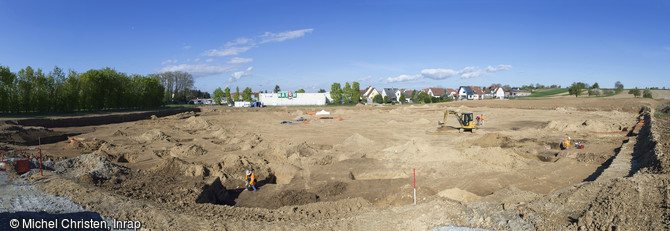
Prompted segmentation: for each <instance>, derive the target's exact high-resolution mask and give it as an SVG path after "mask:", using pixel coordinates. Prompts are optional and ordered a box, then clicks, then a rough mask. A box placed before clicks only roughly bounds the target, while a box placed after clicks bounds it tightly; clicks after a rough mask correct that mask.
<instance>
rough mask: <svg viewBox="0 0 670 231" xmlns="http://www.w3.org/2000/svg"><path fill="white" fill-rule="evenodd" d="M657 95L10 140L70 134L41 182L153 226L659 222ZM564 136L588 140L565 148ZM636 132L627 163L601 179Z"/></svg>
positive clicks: (356, 111)
mask: <svg viewBox="0 0 670 231" xmlns="http://www.w3.org/2000/svg"><path fill="white" fill-rule="evenodd" d="M666 102H667V101H666ZM662 103H664V102H663V101H659V100H650V99H639V98H638V99H633V98H588V99H581V98H580V99H572V98H557V99H532V100H485V101H467V102H453V103H440V104H431V105H399V106H360V105H359V106H356V107H329V108H326V110H330V111H331V113H332V114H331V115H330V117H332V119H319V118H315V117H314V116H313V115H312V114H313V112H314V111H318V110H321V109H322V108H318V107H306V108H294V107H290V108H251V109H250V108H245V109H238V108H228V107H206V108H203V109H202V112H186V113H181V114H177V115H172V116H165V117H160V118H159V117H153V118H152V119H147V120H140V121H133V122H123V123H113V124H106V125H95V126H83V127H61V128H45V127H39V126H34V127H27V126H21V125H10V124H6V125H3V126H4V127H2V132H0V142H2V143H0V147H3V148H5V149H10V148H20V147H24V146H26V145H33V143H31V142H33V140H34V138H35V137H34V135H25V134H26V132H32V133H30V134H52V133H54V134H56V133H57V134H61V135H62V134H75V135H65V136H67V137H66V138H65V139H61V140H60V141H59V140H54V141H50V142H42V149H43V150H44V154H45V155H46V156H47V157H46V158H47V159H52V160H54V161H60V162H56V163H55V164H48V165H47V166H48V168H49V169H51V170H53V171H47V173H46V177H44V178H41V177H39V176H35V175H33V176H32V177H31V179H32V180H33V181H34V182H35V183H37V184H38V186H39V188H40V189H42V190H44V191H45V192H47V193H50V194H52V195H55V196H63V197H66V198H68V199H70V200H72V201H74V202H76V203H78V204H80V205H82V206H84V207H85V208H86V209H88V210H90V211H93V212H96V213H99V214H101V215H103V216H105V217H111V218H115V219H120V220H141V221H142V222H144V224H145V227H148V228H153V229H187V230H194V229H233V230H240V229H253V228H262V229H310V230H313V229H332V230H335V229H337V230H340V229H357V230H358V229H380V230H386V229H412V230H425V229H434V228H435V227H439V226H447V225H452V226H467V227H480V228H490V229H511V230H527V229H541V230H544V229H558V228H561V227H563V228H572V229H579V228H590V229H609V228H611V227H618V228H623V229H638V228H636V227H649V228H651V229H654V228H658V227H662V226H666V227H667V225H668V222H667V221H668V220H670V219H669V217H668V211H667V197H668V190H667V189H668V180H669V179H668V177H667V173H668V171H670V170H669V169H670V168H668V166H667V165H668V162H669V161H668V160H666V159H665V156H658V153H660V152H661V151H663V152H665V153H668V152H667V149H668V147H669V146H668V144H667V140H668V138H667V136H668V129H667V128H668V126H667V125H668V121H667V119H664V118H657V119H655V120H654V119H652V118H650V117H649V116H647V117H644V116H640V113H641V109H642V108H643V107H644V106H647V107H649V108H656V107H657V106H658V105H660V104H662ZM446 109H450V110H456V111H459V112H472V113H475V114H478V115H479V114H484V115H485V119H486V120H485V125H483V126H481V127H480V128H479V129H477V130H476V131H475V132H474V133H470V132H465V133H459V132H458V129H457V128H458V125H457V122H456V119H455V118H453V117H448V118H447V121H446V122H447V123H446V124H445V125H444V126H438V125H437V121H438V120H440V119H442V117H443V112H444V110H446ZM300 117H303V118H307V119H310V120H309V121H308V122H304V123H303V122H299V121H296V120H297V119H298V118H300ZM282 121H291V122H294V123H295V124H282V123H281V122H282ZM640 121H643V122H640ZM652 121H653V122H652ZM643 128H644V129H643ZM645 129H646V130H645ZM652 134H653V135H652ZM567 136H570V137H572V140H573V142H581V143H583V144H584V145H585V148H584V149H568V150H560V148H559V146H558V144H559V142H560V141H561V140H562V139H564V138H565V137H567ZM70 137H74V138H75V139H76V141H74V142H69V141H66V139H67V138H70ZM94 137H95V138H96V139H95V140H93V138H94ZM654 137H655V138H654ZM654 140H664V141H663V142H665V143H663V142H661V143H658V144H657V142H655V141H654ZM17 141H21V142H17ZM629 142H635V144H634V146H635V148H634V151H635V153H636V154H635V156H634V160H635V161H636V162H635V163H637V164H635V166H632V168H631V174H629V175H628V174H627V175H622V176H620V177H616V178H614V179H612V180H603V181H595V180H596V179H598V177H599V176H600V174H601V173H602V172H603V171H604V170H605V169H606V168H607V167H609V165H610V164H611V163H612V161H613V159H616V158H621V155H623V154H621V152H622V150H628V149H627V148H625V147H626V146H625V144H627V143H629ZM629 145H633V143H629ZM652 146H653V147H652ZM650 147H651V148H650ZM656 149H658V150H656ZM653 150H656V151H653ZM632 151H633V149H631V152H632ZM628 154H631V153H628ZM632 165H633V164H632ZM247 169H249V170H252V171H254V172H255V174H256V175H257V176H258V177H259V180H260V181H259V187H258V191H257V192H253V191H245V190H243V189H242V188H243V187H244V181H243V177H244V171H245V170H247ZM413 169H416V186H417V196H418V198H417V205H413V204H412V203H413V198H412V192H413V191H412V174H413V172H412V170H413ZM638 169H640V171H637V170H638ZM631 201H632V202H631ZM640 214H643V215H644V216H639V215H640ZM641 217H642V218H641ZM635 225H637V226H635ZM640 225H641V226H640ZM659 225H660V226H659ZM582 226H583V227H582ZM643 229H646V228H643Z"/></svg>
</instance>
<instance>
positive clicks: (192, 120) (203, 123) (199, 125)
mask: <svg viewBox="0 0 670 231" xmlns="http://www.w3.org/2000/svg"><path fill="white" fill-rule="evenodd" d="M211 126H212V124H210V123H209V122H207V120H205V119H203V118H200V117H196V116H191V117H188V119H186V124H185V125H184V128H185V129H187V130H206V129H208V128H210V127H211Z"/></svg>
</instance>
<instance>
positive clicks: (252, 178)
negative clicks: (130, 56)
mask: <svg viewBox="0 0 670 231" xmlns="http://www.w3.org/2000/svg"><path fill="white" fill-rule="evenodd" d="M257 181H258V180H257V179H256V175H254V173H252V172H251V171H249V170H247V175H246V176H245V177H244V183H245V184H244V186H245V187H246V188H247V190H249V191H251V189H249V188H253V189H254V192H255V191H256V182H257Z"/></svg>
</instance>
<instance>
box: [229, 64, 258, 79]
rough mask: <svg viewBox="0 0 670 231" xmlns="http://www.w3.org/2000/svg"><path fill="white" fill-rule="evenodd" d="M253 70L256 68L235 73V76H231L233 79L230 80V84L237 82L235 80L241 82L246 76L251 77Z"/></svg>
mask: <svg viewBox="0 0 670 231" xmlns="http://www.w3.org/2000/svg"><path fill="white" fill-rule="evenodd" d="M253 68H254V67H249V68H247V69H246V70H244V71H236V72H235V73H233V74H232V75H231V76H232V77H230V78H229V79H228V82H232V81H235V80H239V79H240V78H242V77H244V76H250V75H251V70H252V69H253Z"/></svg>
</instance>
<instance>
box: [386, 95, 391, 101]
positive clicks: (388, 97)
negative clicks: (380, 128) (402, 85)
mask: <svg viewBox="0 0 670 231" xmlns="http://www.w3.org/2000/svg"><path fill="white" fill-rule="evenodd" d="M384 103H391V97H390V96H388V95H387V96H384Z"/></svg>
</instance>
